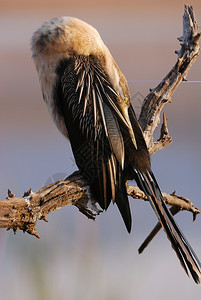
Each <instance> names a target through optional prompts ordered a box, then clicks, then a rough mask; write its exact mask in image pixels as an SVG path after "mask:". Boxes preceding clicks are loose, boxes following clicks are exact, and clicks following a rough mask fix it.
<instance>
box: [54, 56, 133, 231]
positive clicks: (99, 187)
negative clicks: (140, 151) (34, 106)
mask: <svg viewBox="0 0 201 300" xmlns="http://www.w3.org/2000/svg"><path fill="white" fill-rule="evenodd" d="M62 64H63V67H61V68H60V69H58V72H59V74H60V78H61V79H60V82H59V83H58V84H57V94H59V95H60V100H59V101H60V102H61V104H60V105H61V106H62V109H61V111H62V112H63V114H64V119H65V123H66V127H67V130H68V134H69V139H70V142H71V146H72V150H73V153H74V156H75V160H76V163H77V166H78V168H79V170H80V171H81V172H82V174H83V176H84V177H85V179H86V180H87V181H88V183H89V185H90V187H91V190H92V193H93V195H94V197H95V198H96V199H97V201H98V202H99V204H100V206H101V207H102V208H103V209H107V208H108V206H109V204H110V202H111V199H112V200H113V202H116V203H117V205H118V208H119V210H120V213H121V215H122V217H123V220H124V222H125V225H126V227H127V230H128V231H129V232H130V230H131V214H130V208H129V203H128V198H127V193H126V188H125V178H124V175H123V166H124V156H125V153H124V152H125V151H124V141H123V138H122V134H121V130H120V125H119V122H120V123H122V124H124V126H125V127H126V126H127V123H126V121H125V119H124V117H123V115H122V114H121V111H120V110H119V108H118V106H117V105H116V104H115V102H116V97H117V94H116V92H115V91H114V89H113V88H112V86H111V84H110V83H109V80H108V78H107V76H106V75H105V73H104V71H103V70H102V68H101V66H98V65H97V61H94V59H93V57H84V56H80V57H74V58H73V59H72V58H71V59H70V60H66V61H65V62H63V63H62Z"/></svg>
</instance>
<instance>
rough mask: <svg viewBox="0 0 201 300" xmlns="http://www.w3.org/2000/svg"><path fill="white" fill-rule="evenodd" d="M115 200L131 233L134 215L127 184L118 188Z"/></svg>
mask: <svg viewBox="0 0 201 300" xmlns="http://www.w3.org/2000/svg"><path fill="white" fill-rule="evenodd" d="M115 202H116V204H117V206H118V209H119V211H120V213H121V216H122V218H123V220H124V223H125V225H126V229H127V231H128V233H130V232H131V226H132V217H131V212H130V206H129V201H128V196H127V191H126V187H125V184H123V185H122V187H121V189H118V191H117V192H116V199H115Z"/></svg>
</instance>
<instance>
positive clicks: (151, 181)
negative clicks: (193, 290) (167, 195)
mask: <svg viewBox="0 0 201 300" xmlns="http://www.w3.org/2000/svg"><path fill="white" fill-rule="evenodd" d="M134 171H135V178H136V182H137V184H138V186H139V188H140V189H142V190H143V191H144V192H145V194H146V196H147V198H148V200H149V202H150V203H151V205H152V208H153V209H154V211H155V213H156V215H157V217H158V219H159V221H160V223H161V225H162V227H163V229H164V231H165V233H166V235H167V237H168V239H169V240H170V242H171V244H172V247H173V249H174V250H175V252H176V254H177V256H178V258H179V260H180V263H181V265H182V267H183V268H184V270H185V272H186V274H187V275H188V271H189V272H190V273H191V275H192V277H193V279H194V281H195V282H196V283H197V284H200V278H201V263H200V261H199V259H198V257H197V255H196V254H195V252H194V251H193V249H192V247H191V245H190V244H189V242H188V241H187V239H186V238H185V236H184V235H183V233H182V232H181V230H180V229H179V227H178V225H177V224H176V222H175V220H174V218H173V216H172V214H171V212H170V211H169V209H168V208H167V205H166V204H165V201H164V199H163V196H162V193H161V191H160V188H159V186H158V184H157V182H156V179H155V177H154V175H153V173H152V172H148V171H147V172H146V173H142V172H140V171H138V170H136V169H134Z"/></svg>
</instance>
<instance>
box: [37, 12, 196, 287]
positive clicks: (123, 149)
mask: <svg viewBox="0 0 201 300" xmlns="http://www.w3.org/2000/svg"><path fill="white" fill-rule="evenodd" d="M31 51H32V57H33V60H34V63H35V66H36V70H37V72H38V75H39V81H40V85H41V91H42V95H43V99H44V101H45V103H46V104H47V107H48V110H49V113H50V115H51V117H52V119H53V120H54V122H55V124H56V126H57V127H58V129H59V131H60V132H61V133H62V134H63V135H64V136H65V137H66V138H68V139H69V140H70V144H71V148H72V151H73V155H74V158H75V161H76V164H77V167H78V169H79V172H80V174H81V175H82V176H83V178H84V179H85V180H86V182H87V184H88V186H89V187H90V191H91V194H92V196H93V198H94V199H95V201H96V202H97V203H99V205H100V207H101V208H102V209H103V210H107V208H108V207H109V205H110V203H111V202H113V203H116V205H117V207H118V209H119V211H120V214H121V216H122V218H123V221H124V223H125V226H126V228H127V231H128V232H129V233H130V231H131V226H132V217H131V211H130V206H129V200H128V196H127V192H126V184H127V181H128V180H135V181H136V183H137V185H138V187H139V188H140V189H141V190H142V191H144V193H145V195H146V196H147V198H148V200H149V202H150V204H151V206H152V208H153V210H154V212H155V214H156V216H157V218H158V220H159V222H160V223H161V225H162V228H163V230H164V231H165V233H166V235H167V238H168V239H169V241H170V243H171V245H172V247H173V249H174V250H175V252H176V254H177V257H178V258H179V261H180V263H181V266H182V267H183V268H184V270H185V272H186V274H187V275H188V276H189V272H190V273H191V276H192V278H193V279H194V281H195V282H196V283H197V284H200V277H201V263H200V261H199V259H198V257H197V255H196V254H195V252H194V250H193V249H192V247H191V245H190V244H189V242H188V241H187V239H186V238H185V236H184V235H183V233H182V232H181V230H180V228H179V226H178V225H177V223H176V222H175V220H174V218H173V216H172V214H171V212H170V211H169V209H168V207H167V205H166V203H165V201H164V199H163V196H162V193H161V190H160V188H159V185H158V183H157V181H156V178H155V176H154V174H153V172H152V169H151V161H150V155H149V152H148V148H147V145H146V142H145V139H144V136H143V132H142V129H141V127H140V124H139V122H138V120H137V117H136V114H135V112H134V109H133V107H132V104H131V102H130V93H129V88H128V84H127V81H126V78H125V76H124V75H123V74H122V72H121V71H120V69H119V67H118V65H117V64H116V62H115V60H114V59H113V57H112V55H111V53H110V51H109V49H108V48H107V46H106V45H105V44H104V42H103V40H102V39H101V37H100V35H99V33H98V31H97V30H96V29H95V28H94V27H93V26H91V25H89V24H88V23H86V22H84V21H82V20H80V19H78V18H74V17H58V18H53V19H51V20H48V21H46V22H44V23H43V24H42V26H41V27H39V29H38V30H36V31H35V32H34V34H33V36H32V40H31Z"/></svg>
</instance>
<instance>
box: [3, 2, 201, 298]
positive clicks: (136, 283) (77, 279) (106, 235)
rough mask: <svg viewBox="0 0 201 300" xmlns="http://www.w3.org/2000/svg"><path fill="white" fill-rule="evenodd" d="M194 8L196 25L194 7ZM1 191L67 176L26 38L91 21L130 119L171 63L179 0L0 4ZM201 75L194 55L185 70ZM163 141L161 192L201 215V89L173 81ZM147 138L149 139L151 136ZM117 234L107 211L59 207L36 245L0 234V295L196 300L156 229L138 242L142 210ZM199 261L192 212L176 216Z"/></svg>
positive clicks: (146, 222)
mask: <svg viewBox="0 0 201 300" xmlns="http://www.w3.org/2000/svg"><path fill="white" fill-rule="evenodd" d="M186 4H191V5H193V6H194V10H195V13H196V17H197V21H198V23H199V24H200V25H201V2H200V1H196V0H195V1H189V3H186ZM0 6H1V8H0V32H1V34H0V49H1V51H0V61H1V72H0V77H1V78H0V85H1V86H0V91H1V93H0V128H1V129H0V170H1V171H0V196H1V199H4V198H5V197H6V196H7V195H6V193H7V189H8V188H10V189H12V191H13V192H14V193H15V194H16V195H17V196H22V195H23V193H24V191H25V190H28V189H29V188H30V187H31V188H32V189H33V190H34V191H37V190H38V189H40V188H41V187H42V186H43V185H45V184H47V183H48V182H51V181H54V180H58V179H63V178H64V177H65V176H67V175H69V174H71V173H72V172H73V171H74V170H76V165H75V162H74V159H73V155H72V152H71V149H70V145H69V143H68V141H66V140H65V139H64V137H63V136H62V135H61V134H60V133H59V132H58V130H57V128H56V127H55V125H54V124H53V122H52V120H51V119H50V117H49V114H48V111H47V109H46V107H45V104H44V103H43V100H42V96H41V91H40V86H39V82H38V77H37V74H36V70H35V67H34V64H33V61H32V58H31V52H30V40H31V36H32V34H33V32H34V31H35V30H36V29H37V28H38V27H39V26H40V25H41V24H42V23H43V22H44V21H45V20H47V19H50V18H52V17H56V16H60V15H69V16H75V17H78V18H81V19H83V20H84V21H86V22H88V23H90V24H91V25H93V26H94V27H95V28H97V30H98V31H99V33H100V34H101V36H102V38H103V40H104V42H105V43H106V45H107V46H108V47H109V49H110V50H111V52H112V54H113V56H114V58H115V60H116V62H117V63H118V65H119V67H120V68H121V70H122V72H123V73H124V74H125V76H126V78H127V80H128V83H129V87H130V92H131V97H132V103H133V105H134V107H135V110H136V112H137V114H139V112H140V106H141V104H142V100H143V98H144V97H145V96H146V95H147V94H148V92H149V88H153V87H155V86H156V85H157V83H158V82H159V81H160V80H161V79H162V78H163V77H164V76H165V75H166V74H167V72H168V71H169V70H170V69H171V68H172V66H173V65H174V63H175V62H176V59H177V56H176V55H175V54H174V51H175V50H177V49H179V42H178V41H177V37H179V36H181V35H182V16H183V12H184V3H183V1H179V0H176V1H175V0H169V1H159V0H152V1H148V0H147V1H146V0H141V1H136V0H134V1H133V0H116V1H115V0H110V1H105V0H101V1H92V0H85V1H81V0H73V1H72V0H48V1H47V0H34V1H33V0H29V1H25V0H18V1H14V0H13V1H12V0H0ZM188 80H189V81H199V80H201V58H200V57H199V58H198V60H197V61H196V63H195V64H194V65H193V67H192V69H191V70H190V73H189V75H188ZM165 112H166V116H167V118H168V125H169V130H170V133H171V135H172V137H173V139H174V142H173V144H172V145H170V146H169V147H168V148H166V149H165V150H163V151H160V152H157V153H156V154H155V155H153V156H152V166H153V171H154V173H155V175H156V178H157V179H158V182H159V184H160V186H161V189H162V191H164V192H169V193H171V192H173V191H174V190H176V192H177V194H181V195H183V196H185V197H187V198H190V199H191V200H192V202H193V203H194V204H195V206H196V207H199V208H201V184H200V179H201V153H200V148H201V117H200V115H201V83H196V82H194V83H193V82H184V83H182V84H181V85H180V86H179V88H178V89H177V90H176V92H175V93H174V95H173V98H172V104H168V105H166V106H165ZM156 138H157V136H156ZM130 204H131V209H132V214H133V229H132V232H131V234H130V235H129V234H127V232H126V229H125V227H124V224H123V222H122V220H121V217H120V215H119V212H118V210H117V207H116V206H113V205H111V207H110V208H109V209H108V211H107V212H105V213H103V214H102V215H100V216H99V217H98V218H97V220H96V221H95V222H94V221H91V220H88V219H87V218H86V217H85V216H83V215H82V214H81V213H79V212H78V210H77V209H76V208H75V207H66V208H63V209H61V210H60V211H57V212H53V213H52V214H51V215H49V216H48V221H49V222H48V223H45V222H42V221H41V222H39V223H38V226H37V228H38V233H39V235H40V236H41V239H40V240H38V239H36V238H34V237H32V236H29V235H28V234H24V233H22V232H17V234H16V235H15V236H14V234H13V232H11V231H6V230H1V231H0V299H1V300H4V299H8V300H10V299H16V300H18V299H21V300H25V299H26V300H27V299H28V300H33V299H34V300H35V299H44V300H46V299H50V300H54V299H61V300H63V299H70V300H71V299H72V300H79V299H82V300H91V299H98V300H113V299H115V300H121V299H127V300H131V299H138V300H141V299H147V298H149V299H164V300H166V299H170V298H171V299H183V300H187V299H196V298H197V299H198V297H199V296H200V295H201V289H200V287H199V286H196V285H195V284H194V282H193V281H192V280H190V279H188V277H187V276H186V275H185V273H184V271H183V270H182V268H181V266H180V264H179V261H178V259H177V257H176V255H175V253H174V251H173V250H172V248H171V246H170V243H169V241H168V240H167V238H166V236H165V234H164V233H163V232H160V233H159V234H158V236H157V237H156V238H155V239H154V241H153V242H152V243H151V244H150V246H149V247H148V248H147V249H146V251H145V252H144V253H143V254H141V255H139V254H138V251H137V249H138V247H139V246H140V244H141V242H142V241H143V240H144V238H145V237H146V235H147V234H148V233H149V232H150V230H151V229H152V227H153V226H154V225H155V222H156V217H155V215H154V213H153V211H152V209H151V207H150V205H149V203H145V202H143V201H139V200H133V199H131V201H130ZM176 219H177V221H178V223H179V224H180V226H181V228H182V230H183V231H184V232H185V235H186V237H187V238H188V239H189V241H190V242H191V244H192V245H193V248H194V249H195V251H196V252H197V254H198V256H199V257H200V258H201V230H200V228H201V217H200V216H198V217H197V220H196V222H195V223H193V222H192V215H191V214H190V213H187V212H182V213H180V214H179V215H178V216H177V217H176Z"/></svg>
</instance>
